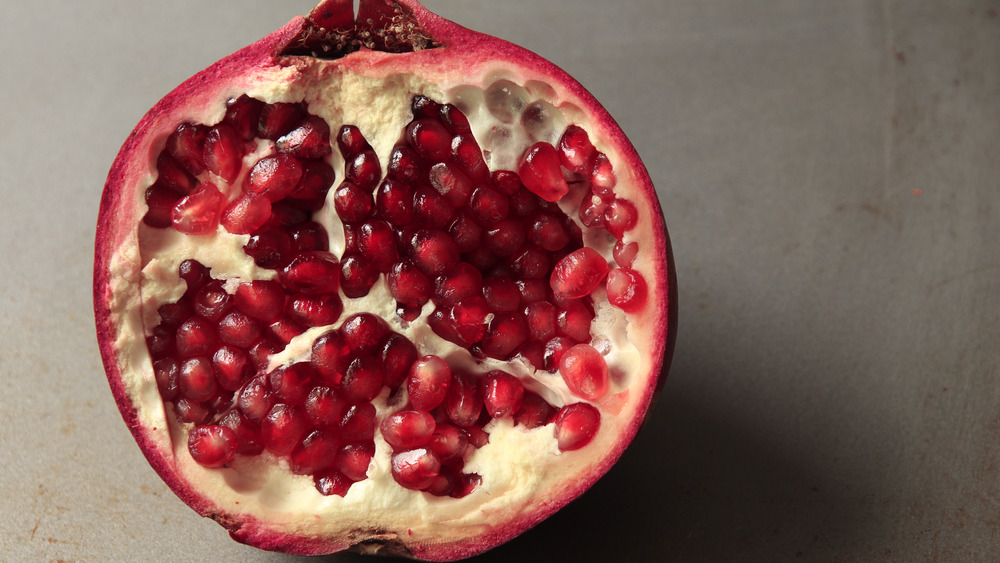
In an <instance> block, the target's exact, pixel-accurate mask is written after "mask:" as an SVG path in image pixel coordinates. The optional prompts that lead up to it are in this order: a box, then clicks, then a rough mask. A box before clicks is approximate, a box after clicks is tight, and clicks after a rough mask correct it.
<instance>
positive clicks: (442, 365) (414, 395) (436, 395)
mask: <svg viewBox="0 0 1000 563" xmlns="http://www.w3.org/2000/svg"><path fill="white" fill-rule="evenodd" d="M451 379H452V374H451V367H449V366H448V363H447V362H445V361H444V360H443V359H441V358H440V357H438V356H433V355H428V356H424V357H422V358H420V359H418V360H417V361H415V362H413V365H412V366H411V367H410V372H409V374H408V376H407V378H406V392H407V394H408V395H409V397H410V406H411V407H412V408H413V409H415V410H419V411H424V412H430V411H431V410H433V409H434V407H436V406H438V405H440V404H441V402H442V401H444V398H445V396H446V395H447V394H448V388H449V387H450V386H451Z"/></svg>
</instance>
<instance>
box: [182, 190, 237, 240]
mask: <svg viewBox="0 0 1000 563" xmlns="http://www.w3.org/2000/svg"><path fill="white" fill-rule="evenodd" d="M225 203H226V196H224V195H222V192H220V191H219V188H217V187H215V184H213V183H211V182H202V184H201V185H200V186H198V187H197V188H196V189H195V190H194V191H193V192H191V194H190V195H186V196H184V197H182V198H181V199H180V200H179V201H178V202H177V203H176V204H175V205H174V208H173V209H172V210H171V211H170V221H171V223H173V225H174V228H175V229H177V230H178V231H180V232H182V233H184V234H188V235H204V234H208V233H212V232H215V229H216V227H218V225H219V214H221V213H222V206H223V205H224V204H225Z"/></svg>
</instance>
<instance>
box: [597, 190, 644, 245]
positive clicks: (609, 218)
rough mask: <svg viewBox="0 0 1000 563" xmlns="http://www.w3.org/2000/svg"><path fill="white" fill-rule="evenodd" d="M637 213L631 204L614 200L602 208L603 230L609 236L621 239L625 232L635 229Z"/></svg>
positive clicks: (626, 201)
mask: <svg viewBox="0 0 1000 563" xmlns="http://www.w3.org/2000/svg"><path fill="white" fill-rule="evenodd" d="M638 215H639V214H638V212H637V211H636V209H635V206H634V205H632V203H631V202H629V201H628V200H625V199H621V198H618V199H615V200H614V201H612V202H611V203H610V204H608V206H607V207H605V208H604V228H605V229H607V230H608V232H609V233H611V236H613V237H615V238H617V239H621V238H622V237H623V236H625V231H628V230H629V229H631V228H632V227H635V224H636V222H637V221H638Z"/></svg>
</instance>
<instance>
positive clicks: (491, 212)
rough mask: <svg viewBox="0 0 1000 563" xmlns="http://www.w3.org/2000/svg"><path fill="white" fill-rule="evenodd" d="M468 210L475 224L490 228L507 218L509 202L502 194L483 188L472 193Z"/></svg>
mask: <svg viewBox="0 0 1000 563" xmlns="http://www.w3.org/2000/svg"><path fill="white" fill-rule="evenodd" d="M468 209H469V213H470V214H471V215H472V218H473V219H475V221H476V222H477V223H479V224H480V225H483V226H484V227H492V226H494V225H496V224H497V223H499V222H500V221H502V220H504V219H506V218H507V214H508V213H509V212H510V201H509V200H508V199H507V196H505V195H504V194H502V193H500V192H498V191H496V190H493V189H490V188H488V187H486V186H483V187H480V188H476V191H474V192H472V198H471V199H470V200H469V207H468Z"/></svg>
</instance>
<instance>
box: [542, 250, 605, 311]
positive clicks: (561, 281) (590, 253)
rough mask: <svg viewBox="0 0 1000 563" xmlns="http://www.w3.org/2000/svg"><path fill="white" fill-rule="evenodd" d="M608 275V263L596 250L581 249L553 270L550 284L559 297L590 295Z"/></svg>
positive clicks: (564, 259)
mask: <svg viewBox="0 0 1000 563" xmlns="http://www.w3.org/2000/svg"><path fill="white" fill-rule="evenodd" d="M607 274H608V262H607V261H606V260H605V259H604V257H603V256H601V255H600V254H599V253H598V252H597V251H596V250H594V249H593V248H589V247H584V248H580V249H577V250H574V251H573V252H570V253H569V254H567V255H566V256H565V257H564V258H563V259H562V260H560V261H559V263H557V264H556V266H555V268H553V270H552V277H551V278H550V279H549V283H550V285H551V286H552V291H553V292H554V293H555V294H556V296H557V297H562V298H566V299H576V298H578V297H583V296H585V295H590V292H591V291H593V290H594V289H595V288H596V287H597V286H598V285H600V283H601V282H602V281H604V277H605V276H606V275H607Z"/></svg>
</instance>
